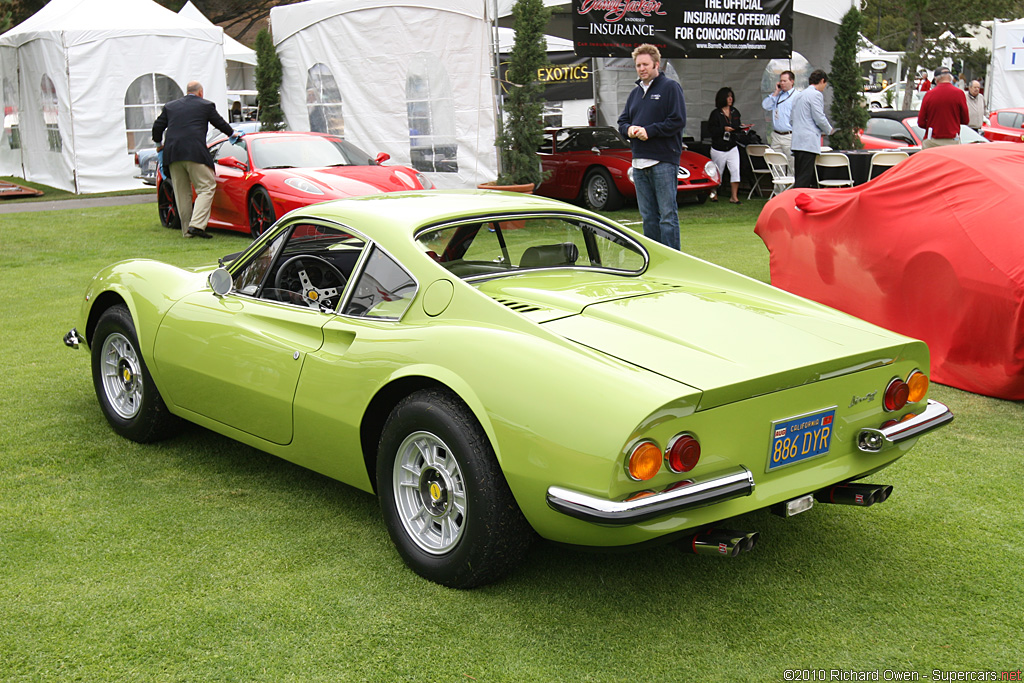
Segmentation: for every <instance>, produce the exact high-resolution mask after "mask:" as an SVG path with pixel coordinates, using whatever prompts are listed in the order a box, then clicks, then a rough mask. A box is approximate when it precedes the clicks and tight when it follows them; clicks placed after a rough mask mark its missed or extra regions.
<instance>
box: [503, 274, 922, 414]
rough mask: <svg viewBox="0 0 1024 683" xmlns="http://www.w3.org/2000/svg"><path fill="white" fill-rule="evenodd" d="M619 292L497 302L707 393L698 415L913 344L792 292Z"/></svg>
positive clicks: (875, 361) (655, 288) (511, 295)
mask: <svg viewBox="0 0 1024 683" xmlns="http://www.w3.org/2000/svg"><path fill="white" fill-rule="evenodd" d="M616 289H617V291H611V290H609V291H607V292H604V293H603V295H601V294H599V295H598V296H595V291H594V290H592V289H586V288H580V289H577V290H575V291H574V290H573V289H571V288H569V289H561V290H558V291H554V292H553V291H550V290H534V293H535V296H530V294H529V293H528V292H527V291H514V292H504V293H503V294H504V299H502V298H499V301H501V302H502V303H505V304H506V305H508V306H510V307H512V308H514V309H516V308H517V306H518V307H521V306H522V305H523V304H529V303H531V302H532V303H533V305H534V306H536V307H538V309H539V310H538V311H536V312H534V313H533V316H535V317H534V319H535V320H537V322H540V323H541V324H542V325H543V326H544V327H545V328H546V329H548V330H550V331H551V332H554V333H556V334H558V335H559V336H561V337H563V338H565V339H568V340H571V341H574V342H576V343H579V344H582V345H584V346H587V347H590V348H592V349H595V350H598V351H601V352H603V353H606V354H608V355H610V356H613V357H615V358H618V359H619V360H622V361H624V362H627V363H630V364H632V365H636V366H639V367H642V368H644V369H646V370H649V371H651V372H654V373H657V374H659V375H662V376H665V377H668V378H670V379H673V380H676V381H678V382H680V383H682V384H685V385H687V386H689V387H692V388H694V389H697V390H700V391H702V392H703V393H704V395H703V397H702V399H701V407H702V408H708V407H712V406H715V405H722V404H725V403H731V402H733V401H736V400H740V399H743V398H748V397H750V396H757V395H760V394H766V393H770V392H773V391H778V390H781V389H785V388H789V387H794V386H800V385H803V384H806V383H809V382H813V381H817V380H820V379H823V378H826V377H832V376H837V375H842V374H846V373H849V372H855V371H857V370H862V369H865V368H868V367H875V366H878V365H883V364H886V363H889V362H892V360H894V359H895V358H896V357H898V356H899V354H900V350H901V349H902V348H903V347H904V346H905V345H906V344H907V343H908V342H909V341H910V340H909V339H907V338H906V337H902V336H901V335H898V334H895V333H892V332H888V331H886V330H883V329H881V328H878V327H875V326H873V325H870V324H869V323H865V322H863V321H860V320H857V319H856V318H852V317H850V316H847V315H845V314H842V313H838V312H836V311H832V310H831V309H828V308H825V307H823V306H819V305H817V304H814V303H812V302H805V301H803V300H801V299H797V298H795V297H789V295H782V296H781V297H780V298H779V300H770V299H766V298H757V297H752V296H750V295H749V294H736V293H730V292H725V291H716V290H714V289H709V288H702V287H700V286H699V285H694V286H683V285H671V284H661V285H658V284H657V283H646V284H641V283H639V282H638V283H636V284H635V285H633V286H632V287H620V288H616ZM496 298H498V297H496ZM786 299H789V301H788V302H787V301H786ZM510 302H514V304H512V303H510ZM520 310H521V308H520Z"/></svg>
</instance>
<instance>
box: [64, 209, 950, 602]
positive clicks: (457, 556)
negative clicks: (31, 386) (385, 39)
mask: <svg viewBox="0 0 1024 683" xmlns="http://www.w3.org/2000/svg"><path fill="white" fill-rule="evenodd" d="M64 341H65V343H66V344H67V345H69V346H73V347H77V346H78V345H79V344H85V345H87V346H88V347H89V348H90V349H91V353H92V368H93V370H92V372H93V381H94V384H95V387H96V395H97V397H98V398H99V402H100V406H101V407H102V410H103V413H104V414H105V416H106V418H107V420H108V421H109V422H110V424H111V425H112V426H113V428H114V429H115V430H116V431H117V432H118V433H120V434H122V435H124V436H125V437H127V438H129V439H132V440H134V441H140V442H148V441H154V440H157V439H160V438H164V437H166V436H169V435H171V434H173V433H174V431H175V424H176V422H177V421H178V420H181V419H184V420H188V421H190V422H194V423H196V424H199V425H202V426H203V427H206V428H208V429H211V430H213V431H216V432H219V433H221V434H224V435H227V436H229V437H231V438H233V439H237V440H238V441H241V442H244V443H246V444H249V445H251V446H253V447H255V448H258V449H261V450H264V451H267V452H269V453H273V454H275V455H278V456H280V457H282V458H285V459H287V460H290V461H293V462H295V463H298V464H300V465H303V466H305V467H308V468H310V469H313V470H315V471H317V472H321V473H323V474H325V475H327V476H329V477H333V478H335V479H338V480H340V481H343V482H345V483H347V484H350V485H352V486H355V487H358V488H360V489H363V490H365V491H370V492H374V493H376V494H377V495H378V497H379V499H380V504H381V510H382V513H383V517H384V521H385V523H386V525H387V528H388V530H389V533H390V535H391V538H392V539H393V541H394V543H395V546H396V547H397V548H398V551H399V553H400V554H401V556H402V557H403V559H404V560H405V562H406V563H407V564H408V565H409V566H410V567H411V568H412V569H413V570H415V571H416V572H418V573H419V574H421V575H422V576H424V577H426V578H428V579H430V580H433V581H436V582H439V583H442V584H445V585H448V586H453V587H460V588H467V587H471V586H477V585H481V584H484V583H488V582H491V581H494V580H497V579H498V578H500V577H501V576H503V575H504V574H506V573H507V572H508V571H509V570H510V569H511V568H512V567H514V566H515V564H516V563H517V562H518V561H519V560H520V559H521V558H522V556H523V555H524V551H525V549H526V547H527V545H528V544H529V543H530V542H531V540H533V538H534V537H535V535H537V534H539V535H540V536H543V537H544V538H547V539H552V540H554V541H558V542H563V543H569V544H578V545H586V546H605V547H610V546H624V545H631V544H638V543H642V542H646V541H652V540H655V539H663V540H667V539H675V540H681V541H682V542H683V544H684V546H683V547H685V548H687V549H688V550H693V551H694V552H698V553H715V554H724V555H733V554H736V553H738V552H741V551H743V550H746V549H749V548H750V547H751V546H752V545H753V543H754V541H755V539H756V537H757V534H756V532H748V531H734V530H730V529H728V528H724V529H723V528H721V527H722V524H723V522H724V521H725V520H728V519H730V518H733V517H736V516H737V515H741V514H744V513H747V512H750V511H752V510H758V509H761V508H771V509H772V510H773V511H775V512H778V513H779V514H782V515H787V516H788V515H792V514H796V513H798V512H802V511H804V510H806V509H808V508H809V507H811V506H812V505H813V504H814V502H815V500H817V501H820V502H830V503H845V504H851V505H861V506H867V505H871V504H873V503H876V502H881V501H883V500H885V499H886V498H887V497H888V495H889V493H890V492H891V487H889V486H885V485H879V484H865V483H854V481H855V480H860V479H862V478H863V477H865V476H867V475H870V474H873V473H874V472H876V471H878V470H880V469H882V468H883V467H886V466H887V465H889V464H891V463H892V462H893V461H895V460H896V459H898V458H899V457H900V456H902V455H903V454H904V453H905V452H906V451H907V450H908V449H909V448H910V447H911V446H912V445H913V444H914V443H915V442H916V440H917V437H919V436H920V435H922V434H924V433H925V432H927V431H929V430H931V429H934V428H936V427H939V426H941V425H943V424H945V423H947V422H949V421H950V420H952V414H951V413H950V412H949V410H948V409H947V408H946V407H945V406H943V405H942V404H940V403H938V402H935V401H932V400H929V399H928V397H927V393H928V376H927V373H928V349H927V347H926V346H925V344H924V343H923V342H920V341H916V340H914V339H909V338H907V337H903V336H901V335H898V334H895V333H892V332H888V331H886V330H884V329H881V328H879V327H875V326H874V325H870V324H868V323H865V322H862V321H860V320H857V319H856V318H852V317H850V316H848V315H845V314H843V313H839V312H837V311H834V310H832V309H829V308H827V307H825V306H822V305H819V304H816V303H813V302H811V301H807V300H805V299H802V298H800V297H797V296H794V295H791V294H788V293H786V292H783V291H780V290H778V289H775V288H773V287H771V286H769V285H766V284H763V283H761V282H757V281H755V280H752V279H750V278H747V277H744V276H742V275H738V274H736V273H733V272H730V271H728V270H725V269H723V268H720V267H718V266H715V265H712V264H710V263H707V262H705V261H701V260H700V259H697V258H694V257H692V256H688V255H686V254H682V253H679V252H678V251H675V250H672V249H669V248H667V247H664V246H662V245H660V244H657V243H654V242H651V241H649V240H647V239H645V238H644V237H642V236H640V235H638V234H636V233H634V232H632V231H630V230H628V229H626V228H623V227H622V226H619V225H617V224H615V223H613V222H611V221H609V220H608V219H606V218H604V217H602V216H600V215H598V214H595V213H591V212H589V211H586V210H583V209H578V208H576V207H573V206H570V205H568V204H564V203H562V202H559V201H555V200H550V199H544V198H540V197H533V196H528V195H520V194H510V193H500V192H492V191H433V192H410V193H396V194H386V195H377V196H370V197H361V198H356V199H344V200H339V201H335V202H328V203H324V204H318V205H314V206H309V207H306V208H303V209H299V210H297V211H293V212H292V213H290V214H288V215H287V216H285V217H284V218H282V219H281V220H279V221H278V222H277V223H276V224H275V225H274V226H273V227H272V228H270V229H269V230H268V231H267V232H266V233H265V234H264V235H263V236H262V237H260V238H259V239H257V240H256V241H255V242H253V243H252V244H251V245H250V246H249V247H248V248H247V249H246V250H245V251H243V252H241V253H240V254H234V255H231V256H230V257H225V258H224V259H223V260H222V263H221V264H220V265H219V267H218V266H213V265H211V266H209V267H202V268H189V269H182V268H177V267H174V266H170V265H167V264H163V263H159V262H156V261H150V260H141V259H139V260H131V261H123V262H121V263H116V264H114V265H112V266H109V267H107V268H106V269H104V270H102V271H101V272H100V273H99V274H97V275H96V277H95V278H94V279H93V281H92V282H91V284H90V285H89V287H88V290H87V291H86V294H85V299H84V303H83V306H82V312H81V319H80V322H79V324H78V326H77V327H76V328H75V329H72V330H71V331H70V332H68V334H67V335H66V336H65V339H64Z"/></svg>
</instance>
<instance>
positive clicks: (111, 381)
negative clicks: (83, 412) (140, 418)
mask: <svg viewBox="0 0 1024 683" xmlns="http://www.w3.org/2000/svg"><path fill="white" fill-rule="evenodd" d="M101 354H102V359H103V366H102V369H101V373H102V375H103V393H104V394H105V395H106V397H107V403H109V404H110V407H111V408H113V409H114V412H116V413H117V414H118V415H119V416H120V417H122V418H124V419H125V420H130V419H132V418H133V417H135V416H136V415H138V414H139V409H140V408H141V407H142V369H141V363H140V362H139V357H138V355H137V354H136V353H135V349H134V348H133V347H132V345H131V343H130V342H129V341H128V338H127V337H125V336H124V335H122V334H119V333H115V334H111V335H110V336H108V337H107V338H106V339H105V340H104V341H103V348H102V349H101Z"/></svg>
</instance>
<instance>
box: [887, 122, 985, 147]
mask: <svg viewBox="0 0 1024 683" xmlns="http://www.w3.org/2000/svg"><path fill="white" fill-rule="evenodd" d="M907 125H908V126H910V127H911V128H913V129H914V134H915V135H917V137H918V139H919V140H924V129H922V128H921V127H920V126H919V125H917V117H916V116H914V117H912V118H909V119H907ZM976 142H988V139H987V138H985V137H983V136H982V135H981V134H980V133H978V132H977V131H974V130H972V129H970V128H968V127H967V126H965V125H962V124H961V126H960V144H961V145H971V144H974V143H976Z"/></svg>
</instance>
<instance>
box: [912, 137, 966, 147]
mask: <svg viewBox="0 0 1024 683" xmlns="http://www.w3.org/2000/svg"><path fill="white" fill-rule="evenodd" d="M959 144H960V139H959V138H928V139H927V140H925V141H924V142H923V143H921V149H931V148H932V147H945V146H947V145H959Z"/></svg>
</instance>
